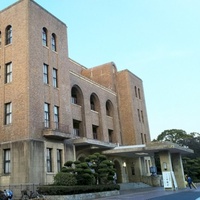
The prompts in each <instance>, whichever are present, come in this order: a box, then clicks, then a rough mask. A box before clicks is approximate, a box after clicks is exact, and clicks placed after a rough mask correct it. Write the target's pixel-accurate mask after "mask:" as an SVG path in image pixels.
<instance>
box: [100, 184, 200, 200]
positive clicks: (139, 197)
mask: <svg viewBox="0 0 200 200" xmlns="http://www.w3.org/2000/svg"><path fill="white" fill-rule="evenodd" d="M120 193H121V194H120V195H118V196H112V197H105V198H98V200H200V187H198V188H197V189H189V188H186V189H183V190H177V191H165V190H164V189H163V188H154V187H153V188H142V189H134V190H128V191H121V192H120Z"/></svg>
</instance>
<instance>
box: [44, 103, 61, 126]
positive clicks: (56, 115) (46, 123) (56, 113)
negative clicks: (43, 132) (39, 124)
mask: <svg viewBox="0 0 200 200" xmlns="http://www.w3.org/2000/svg"><path fill="white" fill-rule="evenodd" d="M53 113H54V115H53V119H54V128H55V129H59V107H58V106H54V107H53ZM44 127H45V128H50V104H49V103H44Z"/></svg>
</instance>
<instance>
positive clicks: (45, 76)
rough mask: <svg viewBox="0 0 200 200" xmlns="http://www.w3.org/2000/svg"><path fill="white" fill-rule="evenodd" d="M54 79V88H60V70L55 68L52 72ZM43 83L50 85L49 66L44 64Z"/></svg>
mask: <svg viewBox="0 0 200 200" xmlns="http://www.w3.org/2000/svg"><path fill="white" fill-rule="evenodd" d="M52 76H53V77H52V78H53V87H55V88H57V87H58V70H57V69H56V68H53V71H52ZM43 82H44V83H45V84H49V66H48V65H47V64H45V63H44V64H43Z"/></svg>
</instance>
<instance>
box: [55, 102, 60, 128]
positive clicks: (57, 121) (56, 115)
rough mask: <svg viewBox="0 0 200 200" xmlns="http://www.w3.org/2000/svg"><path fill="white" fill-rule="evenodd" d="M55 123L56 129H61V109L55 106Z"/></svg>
mask: <svg viewBox="0 0 200 200" xmlns="http://www.w3.org/2000/svg"><path fill="white" fill-rule="evenodd" d="M54 123H55V128H56V129H58V128H59V107H58V106H54Z"/></svg>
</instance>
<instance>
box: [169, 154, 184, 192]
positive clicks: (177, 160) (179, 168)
mask: <svg viewBox="0 0 200 200" xmlns="http://www.w3.org/2000/svg"><path fill="white" fill-rule="evenodd" d="M171 157H172V165H173V170H174V175H175V177H176V181H177V185H178V187H179V188H185V187H186V185H185V177H184V170H183V163H182V158H181V155H180V153H173V154H171Z"/></svg>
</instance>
